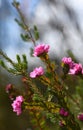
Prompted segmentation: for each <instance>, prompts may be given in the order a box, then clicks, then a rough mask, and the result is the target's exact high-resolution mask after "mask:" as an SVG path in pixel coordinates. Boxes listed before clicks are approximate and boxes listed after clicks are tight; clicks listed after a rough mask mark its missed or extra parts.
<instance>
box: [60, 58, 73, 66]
mask: <svg viewBox="0 0 83 130" xmlns="http://www.w3.org/2000/svg"><path fill="white" fill-rule="evenodd" d="M62 62H63V63H64V64H67V65H69V67H72V65H73V61H72V59H71V57H63V58H62Z"/></svg>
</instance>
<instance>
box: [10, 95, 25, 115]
mask: <svg viewBox="0 0 83 130" xmlns="http://www.w3.org/2000/svg"><path fill="white" fill-rule="evenodd" d="M23 101H24V98H23V97H22V96H18V97H16V99H15V100H14V101H13V103H12V107H13V111H14V112H16V113H17V115H20V114H21V113H22V109H21V105H22V102H23Z"/></svg>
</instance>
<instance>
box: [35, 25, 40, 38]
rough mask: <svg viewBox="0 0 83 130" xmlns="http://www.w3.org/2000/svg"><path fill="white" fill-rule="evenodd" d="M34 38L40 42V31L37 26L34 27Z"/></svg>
mask: <svg viewBox="0 0 83 130" xmlns="http://www.w3.org/2000/svg"><path fill="white" fill-rule="evenodd" d="M34 36H35V39H36V40H38V39H39V32H38V29H37V26H36V25H34Z"/></svg>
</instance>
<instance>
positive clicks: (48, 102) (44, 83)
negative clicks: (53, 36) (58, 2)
mask: <svg viewBox="0 0 83 130" xmlns="http://www.w3.org/2000/svg"><path fill="white" fill-rule="evenodd" d="M13 6H14V7H15V8H16V9H17V11H18V13H19V14H20V18H21V22H20V21H19V20H17V19H16V22H17V23H18V24H19V25H20V26H21V27H22V29H23V30H24V31H25V34H22V35H21V37H22V39H23V40H24V41H28V40H31V41H32V42H33V44H34V48H33V52H32V56H33V57H34V60H35V57H37V58H39V59H40V60H41V61H42V63H43V66H44V67H43V66H39V67H34V69H32V71H31V72H29V71H28V61H27V57H26V55H25V54H23V55H22V58H20V56H19V55H17V56H16V59H17V62H14V61H12V60H11V59H10V58H9V57H8V56H7V55H6V54H4V52H3V51H0V55H1V56H2V57H3V58H4V59H5V60H6V61H7V62H9V63H10V64H11V66H12V67H11V68H9V67H8V66H7V65H6V64H5V63H4V62H3V61H2V60H0V65H1V66H2V67H3V68H5V69H6V70H7V71H8V72H9V73H12V74H15V75H21V77H22V82H23V83H24V85H25V92H24V91H23V92H22V91H20V90H18V89H17V88H15V87H14V85H12V84H11V83H10V84H8V85H7V86H6V92H7V93H8V94H9V98H10V100H11V102H12V103H11V107H12V110H13V112H15V113H16V115H17V116H20V115H21V114H22V113H25V112H26V111H28V114H29V116H30V117H31V121H32V126H33V129H34V130H50V129H51V128H50V127H49V125H48V122H49V123H52V124H53V125H54V126H55V129H56V126H57V129H62V130H81V127H80V122H81V123H82V122H83V113H82V112H83V111H82V110H81V109H80V106H79V105H80V104H79V103H78V102H77V100H75V99H73V97H72V95H71V94H69V92H68V87H67V85H66V84H65V83H64V78H66V77H67V76H68V75H69V76H79V77H80V78H82V77H83V67H82V64H80V63H76V62H74V61H73V60H72V58H71V57H63V58H62V61H61V68H62V70H63V72H62V71H61V75H60V74H58V73H57V64H56V62H55V61H51V60H50V58H49V51H50V46H49V45H47V44H44V43H41V44H40V43H39V44H38V43H37V44H36V42H37V40H38V38H39V35H38V30H37V27H36V26H34V35H32V34H31V31H30V29H29V27H28V26H27V25H26V23H25V22H24V18H23V15H22V13H21V11H20V8H19V6H20V4H19V3H18V2H16V1H14V2H13ZM26 32H27V33H26ZM69 100H72V102H73V104H71V105H74V104H75V106H77V107H78V111H77V112H75V113H74V112H73V111H74V110H73V111H72V109H71V105H70V102H69ZM75 111H76V110H75ZM34 122H35V123H34Z"/></svg>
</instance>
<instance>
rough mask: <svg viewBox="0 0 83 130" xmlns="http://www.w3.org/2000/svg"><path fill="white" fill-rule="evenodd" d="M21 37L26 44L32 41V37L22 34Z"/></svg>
mask: <svg viewBox="0 0 83 130" xmlns="http://www.w3.org/2000/svg"><path fill="white" fill-rule="evenodd" d="M20 36H21V38H22V40H23V41H25V42H26V41H29V40H30V37H29V35H28V34H26V35H23V34H21V35H20Z"/></svg>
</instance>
